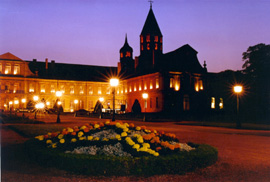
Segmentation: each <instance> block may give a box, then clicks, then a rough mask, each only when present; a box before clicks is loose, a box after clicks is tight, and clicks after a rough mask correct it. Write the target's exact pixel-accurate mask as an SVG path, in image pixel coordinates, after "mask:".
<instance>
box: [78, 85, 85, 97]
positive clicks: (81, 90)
mask: <svg viewBox="0 0 270 182" xmlns="http://www.w3.org/2000/svg"><path fill="white" fill-rule="evenodd" d="M79 93H80V94H81V95H82V94H83V93H84V91H83V86H80V92H79Z"/></svg>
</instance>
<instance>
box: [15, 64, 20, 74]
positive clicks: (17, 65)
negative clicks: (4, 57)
mask: <svg viewBox="0 0 270 182" xmlns="http://www.w3.org/2000/svg"><path fill="white" fill-rule="evenodd" d="M17 74H20V65H19V64H15V65H14V75H17Z"/></svg>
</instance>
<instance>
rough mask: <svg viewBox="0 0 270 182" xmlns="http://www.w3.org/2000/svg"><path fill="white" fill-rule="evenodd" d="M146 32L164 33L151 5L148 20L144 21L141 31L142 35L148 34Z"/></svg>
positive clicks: (160, 34)
mask: <svg viewBox="0 0 270 182" xmlns="http://www.w3.org/2000/svg"><path fill="white" fill-rule="evenodd" d="M146 34H154V35H159V36H162V33H161V31H160V29H159V26H158V23H157V20H156V18H155V15H154V12H153V10H152V7H150V10H149V13H148V15H147V18H146V21H145V23H144V26H143V29H142V32H141V35H146Z"/></svg>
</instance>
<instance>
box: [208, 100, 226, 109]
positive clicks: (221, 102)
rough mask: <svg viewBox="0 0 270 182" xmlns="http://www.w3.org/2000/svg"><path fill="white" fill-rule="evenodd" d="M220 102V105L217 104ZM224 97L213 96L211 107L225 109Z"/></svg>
mask: <svg viewBox="0 0 270 182" xmlns="http://www.w3.org/2000/svg"><path fill="white" fill-rule="evenodd" d="M216 104H218V106H216ZM223 107H224V104H223V98H219V99H216V98H215V97H211V109H223Z"/></svg>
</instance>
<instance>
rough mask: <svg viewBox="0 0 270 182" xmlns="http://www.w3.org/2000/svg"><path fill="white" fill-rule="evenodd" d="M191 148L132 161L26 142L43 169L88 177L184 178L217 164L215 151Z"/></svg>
mask: <svg viewBox="0 0 270 182" xmlns="http://www.w3.org/2000/svg"><path fill="white" fill-rule="evenodd" d="M189 145H192V147H195V148H196V149H195V150H192V151H189V152H186V151H183V152H179V153H177V154H171V155H166V156H158V157H155V156H144V157H133V158H131V157H112V156H92V155H85V154H66V153H63V152H62V151H60V150H58V149H51V148H47V147H45V146H44V145H41V144H40V142H39V141H38V140H34V139H33V140H28V141H27V142H25V150H26V152H27V153H28V155H29V157H30V159H31V160H33V161H36V162H37V163H39V164H40V165H43V166H46V167H56V168H59V169H64V170H66V171H70V172H74V173H79V174H87V175H114V176H121V175H154V174H184V173H185V172H188V171H193V170H195V169H196V168H202V167H206V166H209V165H211V164H214V163H215V162H216V161H217V158H218V151H217V149H215V148H214V147H212V146H210V145H205V144H201V145H195V144H191V143H190V144H189Z"/></svg>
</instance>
